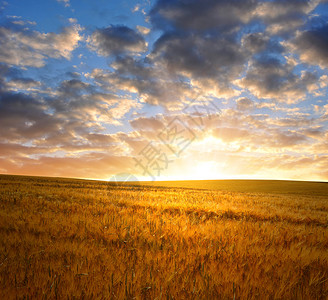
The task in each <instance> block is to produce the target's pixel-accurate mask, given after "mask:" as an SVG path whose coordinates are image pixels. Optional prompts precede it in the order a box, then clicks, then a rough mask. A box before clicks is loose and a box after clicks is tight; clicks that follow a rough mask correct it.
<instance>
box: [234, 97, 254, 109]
mask: <svg viewBox="0 0 328 300" xmlns="http://www.w3.org/2000/svg"><path fill="white" fill-rule="evenodd" d="M236 103H237V109H238V110H240V111H247V110H251V109H252V108H253V107H254V103H253V101H252V100H250V99H248V98H240V99H238V100H237V101H236Z"/></svg>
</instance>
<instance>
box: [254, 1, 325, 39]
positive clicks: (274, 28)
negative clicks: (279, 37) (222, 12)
mask: <svg viewBox="0 0 328 300" xmlns="http://www.w3.org/2000/svg"><path fill="white" fill-rule="evenodd" d="M319 2H320V1H318V0H314V1H309V0H276V1H270V2H267V1H263V2H259V3H258V6H257V7H256V10H255V12H254V15H255V16H256V18H259V19H261V20H262V21H263V22H264V23H265V24H266V25H267V31H268V32H269V33H270V34H274V35H275V34H293V33H294V32H295V29H296V28H299V27H300V26H301V25H303V24H304V22H305V19H306V16H307V15H308V14H309V13H310V12H311V11H313V10H314V9H315V8H316V6H317V5H318V4H319Z"/></svg>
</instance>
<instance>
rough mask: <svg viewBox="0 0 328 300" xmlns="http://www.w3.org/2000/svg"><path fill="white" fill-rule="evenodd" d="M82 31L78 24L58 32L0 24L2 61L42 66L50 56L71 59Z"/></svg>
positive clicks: (26, 65)
mask: <svg viewBox="0 0 328 300" xmlns="http://www.w3.org/2000/svg"><path fill="white" fill-rule="evenodd" d="M80 30H81V28H80V27H79V26H78V25H74V26H70V27H65V28H64V29H63V30H62V32H61V33H58V34H56V33H52V32H50V33H41V32H38V31H31V30H25V29H24V30H20V29H17V28H15V29H14V28H10V27H8V28H7V27H0V61H1V62H3V63H6V64H9V65H15V66H19V67H37V68H40V67H42V66H44V65H45V60H46V59H47V58H57V59H60V58H65V59H70V58H71V54H72V51H73V50H74V49H75V48H76V47H77V46H78V42H79V41H80V40H81V38H82V37H81V36H80V34H79V32H80Z"/></svg>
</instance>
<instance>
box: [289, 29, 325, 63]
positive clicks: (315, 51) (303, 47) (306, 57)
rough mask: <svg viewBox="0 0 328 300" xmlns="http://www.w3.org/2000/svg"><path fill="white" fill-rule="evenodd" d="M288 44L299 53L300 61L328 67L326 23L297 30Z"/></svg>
mask: <svg viewBox="0 0 328 300" xmlns="http://www.w3.org/2000/svg"><path fill="white" fill-rule="evenodd" d="M287 44H288V43H287ZM289 46H290V48H291V50H293V51H295V52H296V53H297V54H299V56H300V59H301V61H303V62H305V63H308V64H311V65H320V66H321V67H322V68H327V67H328V25H325V26H323V27H320V28H317V29H313V30H308V31H302V32H298V33H297V34H296V37H295V38H294V39H293V40H292V41H291V42H290V43H289Z"/></svg>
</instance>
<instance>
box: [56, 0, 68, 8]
mask: <svg viewBox="0 0 328 300" xmlns="http://www.w3.org/2000/svg"><path fill="white" fill-rule="evenodd" d="M57 2H59V3H63V4H64V5H65V7H70V3H69V0H57Z"/></svg>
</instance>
